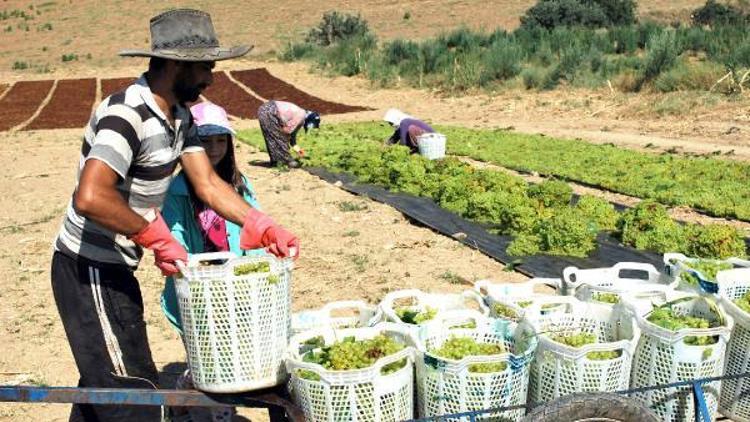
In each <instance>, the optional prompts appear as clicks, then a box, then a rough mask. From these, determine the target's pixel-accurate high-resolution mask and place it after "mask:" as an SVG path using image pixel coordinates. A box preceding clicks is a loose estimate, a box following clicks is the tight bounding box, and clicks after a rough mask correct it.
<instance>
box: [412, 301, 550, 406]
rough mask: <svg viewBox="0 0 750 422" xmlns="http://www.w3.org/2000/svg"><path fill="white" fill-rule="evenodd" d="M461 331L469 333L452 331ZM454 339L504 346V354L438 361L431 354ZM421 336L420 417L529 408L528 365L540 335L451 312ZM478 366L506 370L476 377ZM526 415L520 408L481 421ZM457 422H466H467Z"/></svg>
mask: <svg viewBox="0 0 750 422" xmlns="http://www.w3.org/2000/svg"><path fill="white" fill-rule="evenodd" d="M467 322H469V323H471V322H473V327H472V326H468V327H467V326H466V325H464V324H466V323H467ZM462 326H463V327H465V328H453V327H462ZM452 336H456V337H470V338H472V339H473V340H474V341H476V342H478V343H491V344H497V345H502V347H503V348H504V350H505V352H504V353H502V354H497V355H487V356H469V357H465V358H463V359H461V360H452V359H447V358H443V357H439V356H436V355H435V354H434V353H431V352H430V351H431V350H434V349H436V348H439V347H441V346H442V345H443V344H444V342H445V341H446V340H448V339H450V338H451V337H452ZM419 337H420V340H419V352H418V356H417V359H416V366H417V390H418V394H417V403H418V408H419V413H420V417H432V416H439V415H444V414H452V413H460V412H468V411H474V410H481V409H491V408H496V407H506V406H515V405H522V404H525V403H526V398H527V392H528V380H529V365H530V363H531V359H532V357H533V354H534V350H535V348H536V335H535V333H534V331H533V328H532V327H531V326H529V325H528V324H523V323H522V324H515V323H512V322H509V321H504V320H498V319H494V318H487V317H484V316H482V315H481V314H479V313H478V312H476V311H451V312H446V313H444V314H442V315H441V316H440V317H438V318H437V319H436V320H434V321H431V322H429V323H426V324H425V325H423V326H422V327H420V332H419ZM476 364H491V365H497V366H498V369H500V368H502V369H500V370H498V371H495V372H474V371H472V365H476ZM523 414H524V409H518V410H512V411H506V412H502V413H487V414H482V415H479V416H477V419H489V420H502V421H511V420H513V421H515V420H519V419H520V418H521V417H522V416H523ZM441 420H448V419H442V418H441ZM451 420H454V419H451ZM455 420H465V421H468V420H469V418H468V417H465V418H456V419H455Z"/></svg>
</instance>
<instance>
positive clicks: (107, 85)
mask: <svg viewBox="0 0 750 422" xmlns="http://www.w3.org/2000/svg"><path fill="white" fill-rule="evenodd" d="M133 81H135V78H114V79H102V99H104V98H107V97H109V96H110V95H112V94H114V93H115V92H118V91H122V90H123V89H125V88H127V86H128V85H130V84H131V83H133Z"/></svg>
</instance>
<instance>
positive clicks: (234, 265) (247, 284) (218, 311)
mask: <svg viewBox="0 0 750 422" xmlns="http://www.w3.org/2000/svg"><path fill="white" fill-rule="evenodd" d="M178 265H179V267H180V272H181V274H179V275H178V276H177V277H176V278H175V290H176V293H177V303H178V305H179V309H180V316H181V318H182V328H183V332H184V341H185V348H186V351H187V361H188V366H189V368H190V372H191V375H192V377H193V382H194V383H195V386H196V388H198V389H199V390H203V391H208V392H212V393H237V392H243V391H250V390H256V389H260V388H265V387H271V386H274V385H278V384H281V383H283V382H284V380H285V379H286V373H285V371H284V361H283V360H284V355H285V353H286V347H287V344H288V341H289V337H290V335H289V325H290V319H291V312H290V311H291V306H290V305H291V295H290V290H291V281H292V267H293V263H292V261H291V259H277V258H275V257H274V256H271V255H262V256H247V257H237V256H236V255H234V254H233V253H231V252H217V253H205V254H195V255H191V256H190V259H189V260H188V262H187V264H186V265H183V264H182V263H180V264H178Z"/></svg>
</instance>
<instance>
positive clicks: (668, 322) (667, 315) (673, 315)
mask: <svg viewBox="0 0 750 422" xmlns="http://www.w3.org/2000/svg"><path fill="white" fill-rule="evenodd" d="M647 319H648V321H649V322H651V323H653V324H655V325H658V326H659V327H662V328H666V329H667V330H670V331H679V330H684V329H701V330H705V329H708V328H713V327H716V326H717V325H716V324H711V322H709V320H707V319H705V318H700V317H694V316H690V315H681V314H678V313H677V312H676V311H675V310H674V309H673V308H672V307H671V306H669V304H665V305H662V306H659V307H657V308H654V309H653V310H652V311H651V314H650V315H649V316H648V318H647ZM717 341H718V338H717V337H716V336H688V337H685V344H689V345H693V346H706V345H709V344H715V343H716V342H717Z"/></svg>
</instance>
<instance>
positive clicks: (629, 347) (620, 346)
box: [549, 338, 637, 359]
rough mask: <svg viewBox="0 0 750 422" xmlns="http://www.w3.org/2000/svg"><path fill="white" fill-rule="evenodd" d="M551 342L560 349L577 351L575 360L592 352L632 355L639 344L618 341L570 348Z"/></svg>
mask: <svg viewBox="0 0 750 422" xmlns="http://www.w3.org/2000/svg"><path fill="white" fill-rule="evenodd" d="M549 341H550V342H551V343H552V344H554V346H555V347H559V348H567V349H572V350H575V355H574V358H575V359H577V358H580V357H582V356H586V355H587V354H589V353H591V352H613V351H616V350H621V351H622V352H623V354H628V355H632V354H633V350H634V346H635V344H636V343H637V339H636V341H632V340H618V341H610V342H604V343H593V344H587V345H585V346H581V347H572V346H568V345H565V344H562V343H558V342H556V341H554V340H552V339H551V338H550V339H549Z"/></svg>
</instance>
